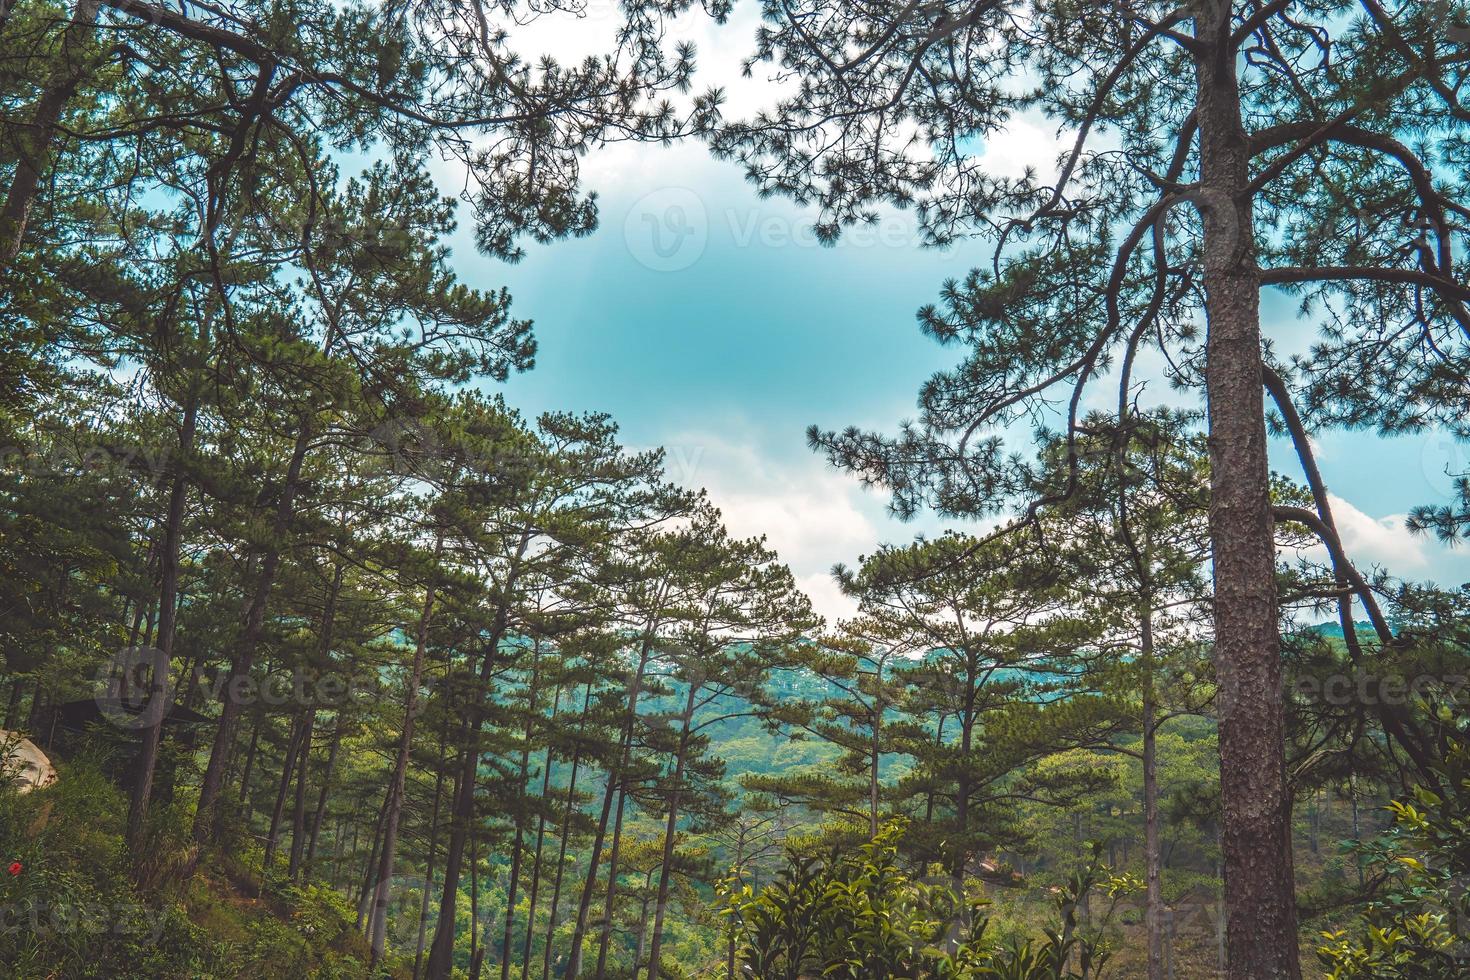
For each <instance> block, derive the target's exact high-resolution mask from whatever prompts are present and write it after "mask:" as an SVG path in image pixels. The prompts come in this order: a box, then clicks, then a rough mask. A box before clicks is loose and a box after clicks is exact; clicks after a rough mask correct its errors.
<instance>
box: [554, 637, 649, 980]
mask: <svg viewBox="0 0 1470 980" xmlns="http://www.w3.org/2000/svg"><path fill="white" fill-rule="evenodd" d="M651 647H652V642H651V640H649V639H648V638H647V637H645V642H644V644H643V646H642V647H641V648H640V650H639V654H638V669H637V670H636V671H635V672H634V674H633V683H632V685H631V686H630V687H629V690H628V710H627V713H626V714H625V715H624V716H623V731H622V733H621V737H620V738H619V740H618V760H617V765H616V768H614V769H611V770H609V771H608V774H607V787H606V789H605V790H604V791H603V795H602V813H601V815H600V816H599V817H598V820H597V832H596V834H595V835H594V836H593V839H592V853H591V855H590V857H589V858H588V862H587V880H586V881H585V882H583V884H582V897H581V900H580V901H579V903H578V905H577V924H576V925H575V926H574V927H573V928H572V942H571V948H570V949H569V950H568V951H567V956H568V957H569V960H568V962H567V971H566V974H565V976H566V978H567V980H576V978H577V976H578V974H579V973H581V970H582V943H583V941H584V939H585V937H586V935H587V919H588V915H589V913H590V912H591V910H592V893H593V892H594V891H595V890H596V888H597V865H598V862H599V861H601V860H602V847H603V844H604V842H605V840H606V836H607V824H608V820H609V818H610V817H611V816H612V805H613V798H614V797H615V796H616V795H617V790H618V786H619V784H620V783H621V782H622V780H623V779H624V778H625V776H626V773H627V769H628V762H629V759H630V758H631V756H632V751H633V729H634V726H635V723H636V721H637V718H638V698H639V696H640V695H641V694H642V691H643V674H644V671H646V670H647V669H648V653H649V650H650V649H651Z"/></svg>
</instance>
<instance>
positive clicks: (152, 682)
mask: <svg viewBox="0 0 1470 980" xmlns="http://www.w3.org/2000/svg"><path fill="white" fill-rule="evenodd" d="M200 333H201V337H200V341H201V348H202V347H204V346H207V345H208V343H209V331H208V327H207V326H201V328H200ZM187 398H188V401H187V402H186V403H185V405H184V418H183V423H182V425H181V426H180V428H179V456H178V459H177V460H176V466H177V467H180V468H179V469H176V470H175V472H174V476H173V481H172V484H171V485H170V487H169V492H168V511H167V513H166V516H165V517H164V524H163V541H162V543H161V546H160V550H159V555H158V561H159V570H160V573H161V574H160V577H159V587H158V610H159V618H158V655H157V656H156V657H155V658H154V661H153V664H152V670H151V673H150V675H149V682H148V683H149V691H148V700H147V707H146V708H145V709H144V715H143V718H142V720H143V721H144V722H145V724H144V725H143V727H142V730H141V733H140V734H141V735H142V744H141V745H140V746H139V747H138V758H137V762H136V764H135V769H134V773H135V778H134V780H133V789H132V792H131V793H130V794H129V799H128V827H127V842H128V847H129V848H132V849H133V850H134V851H135V852H136V851H137V850H138V848H140V847H141V846H142V843H143V831H144V827H145V825H146V823H147V820H148V804H149V802H150V798H151V796H152V794H153V774H154V772H155V771H156V770H157V768H158V748H159V744H160V743H161V742H162V740H163V716H164V714H165V713H166V712H167V710H168V707H169V702H170V700H171V696H170V695H169V693H168V674H169V665H170V663H171V662H172V659H173V650H174V632H175V629H174V624H175V623H176V622H177V621H178V604H179V548H180V544H181V542H182V540H183V527H184V505H185V503H186V501H187V497H188V491H189V481H188V480H187V479H185V476H184V473H183V471H182V469H181V468H182V467H183V466H185V465H187V458H188V456H189V454H190V453H191V452H193V450H194V432H195V429H196V428H197V422H198V417H199V393H198V391H197V390H196V389H195V385H194V382H193V381H192V380H191V381H190V384H189V393H188V395H187Z"/></svg>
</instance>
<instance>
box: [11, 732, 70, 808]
mask: <svg viewBox="0 0 1470 980" xmlns="http://www.w3.org/2000/svg"><path fill="white" fill-rule="evenodd" d="M0 778H4V779H5V780H6V781H8V782H11V783H13V784H14V785H15V786H16V789H17V792H21V793H29V792H30V791H31V790H33V789H35V788H36V787H38V786H50V785H51V784H52V783H54V782H56V767H54V766H53V765H51V760H50V759H48V758H46V753H45V752H42V751H41V750H40V749H39V748H37V747H36V743H35V742H32V741H31V740H30V739H28V738H22V737H21V735H20V733H19V732H7V731H5V730H4V729H3V728H0Z"/></svg>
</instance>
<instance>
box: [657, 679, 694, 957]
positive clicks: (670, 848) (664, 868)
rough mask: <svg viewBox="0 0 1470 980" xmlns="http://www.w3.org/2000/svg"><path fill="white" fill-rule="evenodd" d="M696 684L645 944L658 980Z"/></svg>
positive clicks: (678, 754)
mask: <svg viewBox="0 0 1470 980" xmlns="http://www.w3.org/2000/svg"><path fill="white" fill-rule="evenodd" d="M698 693H699V685H698V684H694V683H690V685H689V697H688V700H686V701H685V703H684V716H683V719H682V726H681V728H680V730H679V747H678V749H677V751H676V753H675V755H674V775H673V782H672V784H671V786H670V789H669V816H668V820H667V821H666V822H665V823H664V847H663V854H662V857H661V861H660V865H659V869H658V901H657V904H655V905H654V909H653V938H652V939H651V940H650V942H649V947H648V980H658V977H659V966H660V961H661V959H662V957H663V946H664V914H665V913H666V912H667V911H668V905H669V883H670V882H671V881H672V880H673V875H674V839H675V836H676V834H677V833H678V829H679V803H680V797H681V793H682V790H683V788H684V762H685V759H686V757H687V756H688V754H689V737H690V734H691V730H690V726H691V724H692V723H693V721H694V699H695V696H696V695H697V694H698Z"/></svg>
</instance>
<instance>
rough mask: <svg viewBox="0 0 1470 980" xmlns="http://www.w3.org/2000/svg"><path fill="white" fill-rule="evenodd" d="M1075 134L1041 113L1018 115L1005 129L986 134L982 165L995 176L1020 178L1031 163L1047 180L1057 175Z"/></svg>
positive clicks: (1042, 180)
mask: <svg viewBox="0 0 1470 980" xmlns="http://www.w3.org/2000/svg"><path fill="white" fill-rule="evenodd" d="M1071 143H1072V138H1069V137H1067V136H1066V135H1065V134H1058V133H1057V130H1056V127H1055V126H1052V125H1049V124H1048V123H1047V122H1046V121H1045V120H1044V119H1041V118H1039V117H1031V116H1029V115H1027V116H1014V117H1012V118H1011V119H1010V120H1009V121H1008V124H1007V126H1006V128H1005V131H1004V132H1001V133H995V134H993V135H991V136H988V137H986V139H985V146H984V149H983V151H982V152H981V153H980V155H979V160H980V162H981V164H983V167H982V169H983V170H984V171H985V173H987V174H989V175H990V176H992V177H1011V178H1019V177H1022V176H1024V175H1025V173H1026V169H1027V168H1028V167H1029V168H1031V169H1032V170H1033V171H1035V173H1036V176H1037V178H1038V179H1039V180H1040V181H1041V182H1042V183H1046V182H1048V181H1050V180H1052V179H1054V178H1055V176H1056V174H1057V172H1058V167H1057V160H1058V158H1059V157H1060V156H1061V154H1062V153H1064V152H1066V151H1068V150H1070V148H1071Z"/></svg>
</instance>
